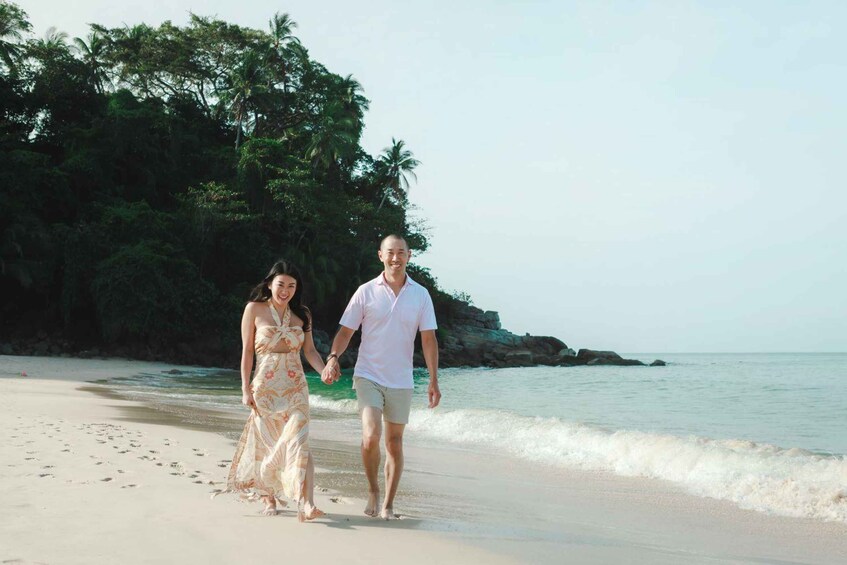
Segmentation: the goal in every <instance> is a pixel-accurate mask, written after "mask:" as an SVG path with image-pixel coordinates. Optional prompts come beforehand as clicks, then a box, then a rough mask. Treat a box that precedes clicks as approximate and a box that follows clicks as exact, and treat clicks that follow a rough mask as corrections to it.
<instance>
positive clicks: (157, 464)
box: [156, 463, 164, 467]
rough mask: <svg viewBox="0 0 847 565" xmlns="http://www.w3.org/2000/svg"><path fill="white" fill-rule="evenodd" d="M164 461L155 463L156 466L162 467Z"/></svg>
mask: <svg viewBox="0 0 847 565" xmlns="http://www.w3.org/2000/svg"><path fill="white" fill-rule="evenodd" d="M163 465H164V463H156V467H162V466H163Z"/></svg>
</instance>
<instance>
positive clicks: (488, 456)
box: [0, 357, 847, 563]
mask: <svg viewBox="0 0 847 565" xmlns="http://www.w3.org/2000/svg"><path fill="white" fill-rule="evenodd" d="M12 365H17V366H18V367H25V370H27V372H28V373H29V375H30V376H29V377H27V378H26V379H25V378H21V377H15V376H14V375H15V372H14V370H9V369H13V367H12ZM172 368H174V366H173V365H171V364H163V363H159V364H156V363H144V362H135V361H89V360H72V359H58V360H57V359H52V358H43V359H41V358H30V357H15V358H12V357H0V407H2V409H3V416H2V420H0V422H2V423H3V424H4V427H6V428H9V429H10V428H12V427H17V428H21V427H22V424H21V420H24V421H26V420H28V419H33V418H35V419H36V423H37V422H38V420H39V419H40V420H41V424H39V425H41V426H47V427H48V430H49V429H52V428H55V427H61V428H62V429H63V430H64V433H65V434H67V433H70V434H71V435H73V436H74V437H73V441H71V439H70V438H69V439H67V440H65V441H64V442H65V443H70V444H74V442H77V443H79V444H82V443H84V442H85V441H89V442H90V441H92V436H91V435H90V434H88V433H86V431H83V430H84V428H80V426H88V428H87V431H88V432H91V431H92V428H91V427H90V426H91V425H93V424H98V425H99V426H105V425H106V424H109V425H115V426H119V427H121V428H122V433H123V434H143V435H144V437H145V438H147V441H149V442H159V444H158V445H154V446H153V447H152V448H151V449H152V451H158V452H160V453H159V454H152V453H151V454H148V453H143V454H141V453H135V455H136V457H135V458H132V459H126V457H127V456H128V455H131V454H132V453H131V452H128V453H121V452H122V451H123V450H124V449H134V448H130V447H128V446H124V445H120V446H117V447H111V448H110V447H108V445H107V444H108V441H107V440H103V441H107V443H104V444H95V445H92V446H89V447H91V448H97V447H99V448H100V451H99V452H91V453H88V454H87V455H89V456H90V455H95V456H96V457H99V458H100V461H101V465H98V466H94V467H91V466H90V465H89V466H86V465H85V464H86V463H90V462H88V461H80V460H75V464H74V465H72V466H71V469H70V471H69V472H66V471H60V470H59V471H54V470H53V469H60V464H59V462H61V461H63V460H67V459H68V458H69V457H70V456H69V455H67V454H66V453H63V452H62V450H61V449H59V450H58V451H57V450H55V449H52V450H51V449H48V448H50V447H51V445H52V444H51V442H53V441H58V440H57V439H56V436H55V434H52V433H48V435H54V438H52V439H51V438H48V437H46V436H44V437H42V438H36V437H29V436H30V435H32V432H29V433H28V434H27V437H28V439H24V440H23V441H31V442H37V443H38V444H39V445H40V446H41V447H39V450H40V451H43V452H45V453H47V455H45V456H44V457H42V456H41V455H36V454H33V455H26V453H24V454H20V453H17V449H11V450H9V448H6V449H4V451H7V452H6V453H4V454H3V460H4V461H9V462H11V463H12V464H14V465H17V467H11V468H10V467H4V468H3V471H4V475H8V477H7V480H6V481H4V483H5V484H4V486H3V487H2V490H0V500H2V501H3V502H4V503H5V504H4V505H6V506H9V507H11V508H14V509H15V510H16V512H20V513H22V515H23V518H24V519H25V521H29V523H30V524H32V525H35V524H36V523H37V521H38V520H39V515H40V514H39V511H38V510H37V509H35V508H27V507H26V499H27V497H28V496H33V495H35V494H39V493H42V492H43V493H44V494H45V496H48V497H49V499H50V501H51V504H52V501H53V498H54V497H58V498H59V499H64V498H66V497H68V496H70V495H71V494H72V492H70V491H74V490H79V489H88V490H89V491H90V493H91V494H94V495H95V499H96V500H94V501H92V507H97V508H98V512H107V511H108V510H109V508H108V506H109V499H108V496H109V495H115V493H116V492H117V493H118V495H119V496H120V497H121V498H122V497H123V495H127V494H129V493H134V494H135V495H138V494H140V493H142V492H143V491H146V494H147V496H149V497H150V498H156V499H157V500H160V502H161V499H162V498H163V497H164V499H165V500H170V499H171V498H173V499H174V500H173V502H162V503H161V507H160V508H158V509H156V507H155V506H152V505H150V507H149V508H147V510H148V511H149V512H152V513H154V514H156V515H157V516H162V517H163V518H166V519H167V520H168V521H169V522H171V523H172V525H177V526H178V527H179V528H189V529H190V523H191V521H192V520H193V519H194V517H193V516H192V515H191V512H198V513H199V514H200V515H201V516H202V520H201V521H203V520H205V519H206V516H205V514H209V515H214V516H215V520H219V519H223V520H225V521H228V524H230V525H232V526H233V527H235V528H236V529H237V528H238V526H237V523H238V522H242V521H243V520H242V518H243V517H254V516H257V515H256V512H257V511H258V510H259V506H258V505H256V506H254V507H249V506H244V505H242V504H240V503H237V502H236V501H234V500H231V501H229V502H224V503H222V504H219V503H221V502H222V498H221V497H219V498H217V499H216V500H215V502H214V503H212V502H210V501H209V500H208V494H209V491H210V490H211V489H213V488H220V485H210V484H192V482H194V481H197V480H200V481H206V482H208V481H213V482H219V481H223V480H225V475H226V471H227V468H228V467H227V466H226V465H224V467H227V468H223V467H217V465H219V464H220V461H223V460H225V459H229V458H230V456H231V454H232V448H233V440H232V439H228V438H227V437H226V433H227V429H231V427H230V426H231V425H233V424H235V425H236V426H238V427H240V425H241V422H240V421H239V420H238V419H234V418H233V417H226V415H223V416H222V415H220V414H212V413H210V412H211V411H205V412H204V411H203V410H198V409H195V408H191V409H186V410H185V412H184V413H182V414H179V413H170V414H169V413H167V412H163V411H162V410H157V409H156V408H153V407H151V406H149V405H147V404H146V403H143V402H137V401H127V400H124V399H123V398H122V397H121V394H120V392H117V391H115V390H113V389H110V388H109V386H108V384H106V385H103V384H98V385H92V384H91V383H90V381H96V380H102V379H107V378H110V377H114V376H117V375H116V373H117V372H122V371H123V372H136V373H137V372H141V371H162V370H167V369H172ZM48 377H49V378H50V379H54V378H58V379H60V380H45V379H47V378H48ZM87 381H89V382H87ZM93 392H97V394H92V393H93ZM13 399H15V400H14V401H13ZM21 399H25V401H19V400H21ZM45 401H46V402H45ZM42 403H44V407H43V408H42V406H41V404H42ZM81 410H82V413H80V411H81ZM191 418H195V419H199V421H197V422H195V423H192V422H191ZM59 419H61V420H64V422H59ZM69 423H74V424H75V426H74V427H73V429H69V428H68V424H69ZM78 428H79V429H78ZM104 429H105V428H104ZM236 429H238V428H236ZM7 433H11V434H13V435H16V434H19V433H22V432H20V431H19V432H7ZM312 434H313V438H314V448H315V451H316V464H317V467H318V469H317V477H316V481H317V483H318V485H319V486H324V487H327V486H328V487H330V489H331V490H330V491H328V492H326V493H316V495H317V499H318V500H319V505H320V506H321V508H323V509H324V510H325V511H327V512H330V513H331V514H333V515H336V514H338V515H339V516H344V520H345V522H344V524H343V526H344V528H343V529H344V530H345V531H347V530H349V529H353V530H356V531H357V532H361V534H362V536H361V538H360V537H359V536H360V533H356V537H355V538H354V539H358V540H359V541H360V542H361V543H367V542H368V540H371V539H372V536H370V535H369V534H371V532H370V531H369V530H379V529H382V527H388V528H391V529H392V530H394V531H398V532H399V531H402V532H404V534H403V535H404V536H411V537H412V538H414V539H415V541H418V539H417V538H418V536H426V537H427V542H426V543H427V547H429V546H430V543H435V544H436V545H437V546H438V547H441V549H442V550H443V551H444V553H442V554H441V555H442V556H443V559H446V562H466V561H469V560H471V559H473V560H476V557H474V558H471V555H475V556H477V557H478V558H480V559H486V560H488V561H491V559H492V558H496V559H495V562H496V561H497V559H499V560H500V562H509V561H510V560H514V561H515V562H534V563H535V562H537V563H553V562H560V560H561V555H563V554H567V555H569V556H571V557H572V560H573V562H579V563H604V562H622V561H627V562H634V563H679V562H686V563H715V562H718V563H738V562H761V561H765V562H775V561H779V562H782V563H838V562H843V561H844V560H845V559H846V558H847V535H845V534H847V527H845V526H844V525H843V524H837V523H826V522H818V521H813V520H810V519H796V518H782V517H777V516H769V515H765V514H760V513H757V512H752V511H747V510H741V509H739V508H737V507H735V506H734V505H732V504H731V503H729V502H726V501H719V500H714V499H707V498H699V497H696V496H693V495H689V494H686V493H684V492H681V491H680V489H679V488H677V487H675V486H674V485H672V484H669V483H666V482H664V481H659V480H655V479H643V478H631V477H619V476H615V475H611V474H609V473H602V472H589V471H576V470H570V469H561V468H554V467H549V466H544V465H540V464H527V463H526V462H523V461H518V460H515V459H512V458H510V457H508V456H497V455H496V454H492V453H481V452H475V451H469V450H465V449H460V448H455V449H446V448H441V447H433V446H431V445H426V442H425V441H423V440H422V438H419V437H418V438H416V437H415V436H414V435H410V436H409V438H408V446H407V464H406V472H405V473H404V476H403V484H402V485H401V493H400V494H399V495H398V508H399V509H400V511H401V512H402V511H403V508H405V507H406V506H407V505H408V507H410V508H411V509H413V511H412V512H411V516H410V518H409V519H407V520H401V521H398V522H390V523H384V522H383V523H382V525H380V527H372V526H377V525H378V524H373V523H372V520H371V519H368V518H365V517H364V516H361V508H362V507H363V506H364V501H363V500H362V499H361V498H359V497H357V496H355V495H356V493H357V492H361V491H362V489H363V486H362V481H363V480H364V478H363V476H361V470H360V469H359V468H358V467H359V463H358V450H357V444H356V443H355V442H356V441H357V438H355V437H351V436H350V435H349V429H347V428H345V427H344V426H342V425H341V424H340V423H339V421H338V420H333V419H331V418H327V419H324V418H321V417H317V418H315V423H314V425H313V430H312ZM177 436H179V438H178V437H177ZM23 437H24V436H19V437H17V438H10V441H8V442H4V445H11V444H13V443H16V442H19V441H21V440H22V439H23ZM165 438H170V439H171V440H178V441H179V442H180V444H181V445H182V448H181V449H182V451H180V452H178V453H177V452H171V451H169V450H171V449H175V446H174V445H173V441H169V442H168V443H172V445H171V446H162V445H161V443H162V442H163V441H164V439H165ZM180 438H185V439H180ZM136 443H138V442H136ZM189 445H191V447H190V448H189ZM104 446H106V447H104ZM197 446H199V447H197ZM54 447H59V445H56V446H54ZM119 448H120V449H119ZM65 449H67V448H65ZM72 449H73V451H77V448H72ZM139 449H140V448H139ZM151 449H147V451H151ZM195 449H204V450H206V454H205V455H202V456H200V455H196V454H195V453H196V452H195V451H194V450H195ZM31 450H32V449H27V450H25V451H31ZM79 451H82V449H81V448H80V449H79ZM145 455H146V456H147V457H148V458H150V457H157V458H158V459H159V460H157V461H155V462H152V461H149V460H145V459H142V457H144V456H145ZM492 455H494V456H495V457H497V458H496V459H492ZM29 456H33V457H36V458H38V459H39V461H38V463H44V464H42V465H36V464H35V463H34V462H32V461H26V457H29ZM18 458H19V459H22V460H21V461H18V460H17V459H18ZM48 459H50V461H49V462H48ZM71 459H72V460H73V458H71ZM89 459H92V458H91V457H89ZM125 461H127V462H130V461H131V462H132V463H134V464H135V466H134V467H133V466H132V465H130V467H121V468H120V470H123V471H124V473H118V474H114V473H117V470H116V469H115V464H116V463H118V462H120V463H123V462H125ZM195 462H202V463H203V464H204V465H205V467H203V466H200V465H190V464H191V463H195ZM156 463H163V465H162V467H165V469H162V467H157V466H156ZM172 463H178V464H180V465H182V468H180V467H174V469H175V470H169V466H170V465H171V464H172ZM186 463H189V466H191V468H190V469H189V468H188V466H186ZM210 463H212V465H209V464H210ZM127 464H128V465H129V463H127ZM46 465H53V467H51V468H50V469H42V467H44V466H46ZM107 468H108V469H110V470H112V471H113V474H112V475H111V478H112V480H111V481H107V482H106V483H101V484H98V482H99V480H100V479H104V478H106V477H99V475H97V474H96V472H97V471H98V470H99V469H107ZM155 469H158V470H159V471H165V472H160V473H153V472H152V470H155ZM24 471H25V472H24ZM21 472H23V474H21ZM92 472H94V473H95V474H94V475H92ZM45 473H46V474H51V475H53V476H52V477H39V475H41V474H45ZM60 473H66V474H64V475H62V476H60ZM171 473H177V474H176V475H172V474H171ZM179 473H182V474H181V475H180V474H179ZM118 475H120V476H118ZM148 475H149V476H148ZM154 475H161V476H160V477H157V476H154ZM191 475H197V477H191ZM98 477H99V478H98ZM139 477H143V478H144V482H142V481H141V480H140V479H139ZM148 478H149V479H150V480H149V482H147V479H148ZM57 479H63V482H59V480H57ZM189 479H190V480H189ZM48 481H49V482H48ZM64 481H67V482H64ZM86 481H87V484H82V483H86ZM133 481H137V482H133ZM33 483H37V484H33ZM131 484H135V485H138V486H132V487H130V486H129V485H131ZM13 485H14V486H13ZM65 486H66V487H67V488H65ZM107 486H119V487H124V488H120V489H114V488H113V489H111V490H107V489H106V487H107ZM192 489H193V490H192ZM18 491H21V492H18ZM65 491H69V492H65ZM198 491H199V492H198ZM107 493H108V494H107ZM154 493H155V495H154ZM101 497H102V498H101ZM227 498H230V497H227ZM232 498H234V497H232ZM332 498H336V499H338V500H339V501H340V502H332V501H331V499H332ZM177 499H178V501H177ZM43 502H44V504H45V507H44V508H45V509H48V510H49V507H50V505H49V504H47V503H46V501H43ZM121 504H122V503H121ZM235 504H238V506H235ZM448 504H449V506H448ZM183 505H185V506H184V507H183ZM103 506H106V508H105V509H104V508H103ZM162 508H171V509H173V510H175V511H176V513H174V514H172V513H170V512H164V511H163V510H162ZM221 508H226V509H225V510H221ZM336 509H338V510H336ZM42 511H43V509H42ZM186 511H189V513H188V514H185V512H186ZM68 515H74V514H68ZM346 520H352V521H353V526H352V527H351V526H349V525H348V524H347V522H346ZM113 521H114V520H113ZM363 521H364V523H362V522H363ZM95 522H97V519H95ZM117 522H118V523H115V524H112V525H111V527H112V528H113V529H114V531H115V532H116V534H117V535H119V536H120V535H128V533H127V532H128V531H129V530H128V528H135V527H140V526H139V525H138V524H137V523H136V520H135V519H134V518H132V517H125V516H123V515H120V514H119V519H118V520H117ZM248 522H249V524H250V525H251V526H252V524H256V523H259V522H273V524H274V526H273V530H274V531H275V532H276V533H275V534H273V535H278V534H279V531H278V528H277V524H279V523H281V522H286V524H285V525H284V528H285V531H286V532H289V531H290V532H291V533H294V534H298V535H299V532H301V531H303V530H302V529H301V528H302V527H304V526H302V525H300V524H297V523H296V519H294V520H282V519H279V520H276V519H267V520H264V521H262V520H259V521H254V520H250V521H248ZM377 522H379V521H377ZM338 525H341V524H338ZM338 525H336V526H334V527H332V528H331V530H335V529H337V527H338ZM309 526H310V525H306V526H305V527H306V528H307V530H308V529H310V528H309ZM57 527H58V529H56V530H53V531H55V532H57V534H58V535H59V536H60V537H58V538H57V539H61V532H62V531H63V528H62V527H60V526H58V525H57ZM289 527H292V529H291V530H289V529H288V528H289ZM212 528H213V530H214V531H215V532H218V531H219V528H218V527H217V525H215V526H212ZM262 528H265V526H262ZM65 529H67V528H65ZM142 529H143V527H142ZM321 529H322V530H323V528H321ZM68 533H73V532H68ZM35 535H36V534H34V533H26V531H25V530H20V529H18V528H17V527H9V526H8V525H6V526H4V528H3V530H2V534H0V546H7V547H12V548H15V549H18V550H19V551H18V552H17V553H16V555H14V556H12V555H10V557H15V558H26V559H27V560H28V559H32V560H33V561H38V560H42V561H50V562H53V561H59V562H63V561H62V559H58V560H56V559H49V560H48V559H47V556H46V555H40V554H39V555H36V554H31V553H30V554H28V553H22V551H24V549H25V547H26V544H23V545H22V543H21V540H22V539H23V540H27V539H28V540H29V541H30V542H32V540H33V539H34V536H35ZM325 535H326V536H330V535H334V534H330V533H326V534H325ZM375 535H377V536H378V539H379V540H383V539H384V538H385V535H386V532H381V533H378V534H375ZM7 536H8V537H9V541H10V542H11V544H10V543H7V542H5V541H3V540H2V538H5V537H7ZM78 536H79V534H78V533H73V535H72V536H71V538H73V539H76V537H78ZM224 537H226V538H227V539H228V540H229V542H231V543H233V544H235V546H237V545H238V540H235V539H232V538H231V537H230V536H228V535H224ZM390 537H392V538H396V537H397V536H396V535H395V533H394V532H392V533H391V536H390ZM430 537H431V538H432V539H431V540H430ZM404 539H406V540H408V539H409V538H408V537H407V538H404ZM32 543H34V542H32ZM222 543H223V542H222ZM317 543H318V544H320V547H321V551H323V550H324V546H325V545H327V544H325V543H321V542H317ZM379 543H380V544H382V543H383V541H379ZM210 547H211V546H208V547H207V546H206V545H204V543H202V542H200V541H199V540H197V541H196V543H194V545H193V546H192V547H185V548H182V550H184V551H185V552H187V553H186V555H188V554H191V555H195V553H193V552H198V551H202V550H204V549H206V550H209V549H210ZM240 549H243V548H240ZM222 551H223V552H222ZM439 551H441V550H439ZM210 554H212V555H213V558H214V557H219V558H220V557H221V556H223V555H224V554H225V550H221V551H218V550H217V549H216V550H215V551H214V552H211V551H210ZM344 555H345V556H347V557H349V554H348V553H345V554H344ZM404 555H405V554H404ZM206 557H207V558H208V557H209V556H206ZM342 559H343V558H342ZM427 560H429V559H427ZM64 562H67V561H64ZM80 562H82V561H80ZM88 562H91V561H88ZM95 562H96V560H95ZM221 562H223V561H221Z"/></svg>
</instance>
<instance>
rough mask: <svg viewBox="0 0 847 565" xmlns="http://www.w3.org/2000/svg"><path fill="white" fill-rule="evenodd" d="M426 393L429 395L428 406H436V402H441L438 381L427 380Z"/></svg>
mask: <svg viewBox="0 0 847 565" xmlns="http://www.w3.org/2000/svg"><path fill="white" fill-rule="evenodd" d="M427 394H428V395H429V407H430V408H435V407H436V406H438V403H439V402H441V391H440V390H439V389H438V381H433V380H430V381H429V388H428V389H427Z"/></svg>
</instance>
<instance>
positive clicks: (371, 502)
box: [365, 491, 379, 518]
mask: <svg viewBox="0 0 847 565" xmlns="http://www.w3.org/2000/svg"><path fill="white" fill-rule="evenodd" d="M377 504H379V491H377V492H371V493H368V504H367V505H366V506H365V516H370V517H371V518H375V517H376V505H377Z"/></svg>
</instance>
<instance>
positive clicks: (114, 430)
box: [0, 357, 513, 565]
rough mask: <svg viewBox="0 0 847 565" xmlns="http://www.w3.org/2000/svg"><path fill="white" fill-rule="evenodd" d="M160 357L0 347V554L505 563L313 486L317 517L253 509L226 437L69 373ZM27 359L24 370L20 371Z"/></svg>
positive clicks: (74, 558) (85, 375) (11, 557)
mask: <svg viewBox="0 0 847 565" xmlns="http://www.w3.org/2000/svg"><path fill="white" fill-rule="evenodd" d="M171 367H172V366H165V365H161V366H158V365H156V364H150V363H136V362H129V361H106V362H97V361H88V360H74V359H37V358H20V357H0V430H2V431H0V438H2V441H0V508H2V517H0V563H48V564H63V563H80V564H86V565H90V564H97V563H103V564H107V563H108V564H112V563H203V564H209V563H226V564H249V563H275V562H278V563H282V562H288V563H297V562H299V563H370V564H373V563H388V562H390V561H393V560H394V559H392V556H395V557H396V556H402V562H403V563H412V564H415V563H421V564H423V563H433V562H438V563H476V562H485V563H508V562H513V561H510V560H508V559H506V558H503V557H498V556H497V555H495V554H493V553H490V552H487V551H485V550H483V549H480V548H477V547H474V546H472V545H469V544H466V543H462V540H461V539H460V538H459V536H452V537H451V536H450V535H443V534H434V533H432V532H428V531H423V530H421V529H420V528H419V527H418V526H417V524H416V523H415V520H398V521H392V522H385V521H381V520H376V519H372V518H368V517H366V516H364V515H362V513H361V510H362V508H363V507H364V502H363V501H361V500H355V499H349V498H346V497H339V496H336V495H334V494H333V493H318V496H317V503H318V506H319V507H321V508H322V509H324V510H325V511H327V512H328V513H329V516H328V517H327V518H326V519H321V520H319V521H315V522H310V523H306V524H301V523H299V522H297V518H296V514H295V512H294V511H291V510H283V511H281V512H280V514H279V515H278V516H275V517H265V516H261V515H260V514H259V510H260V509H261V505H260V504H257V503H253V504H251V503H244V502H240V501H238V500H237V499H236V498H235V497H234V496H223V497H217V498H216V499H214V500H211V499H210V493H211V492H212V491H213V490H214V489H215V488H221V487H222V486H223V485H222V484H221V481H223V480H225V476H226V471H227V468H228V463H229V459H230V457H231V455H232V452H233V443H232V441H230V440H228V439H226V438H224V437H223V436H221V435H218V434H214V433H209V432H202V431H195V430H189V429H181V428H179V427H174V426H169V425H159V424H149V423H148V424H144V423H137V422H130V421H126V420H125V419H122V418H121V414H122V412H121V408H123V407H126V406H132V405H134V404H135V403H130V402H126V401H122V400H115V399H109V398H105V397H103V396H100V395H94V394H91V393H90V392H86V391H85V390H80V388H81V387H83V388H84V386H83V383H81V382H78V381H80V380H93V379H98V378H107V377H114V376H117V375H118V374H121V373H123V374H133V373H137V372H141V371H150V370H161V369H166V368H171ZM22 370H25V371H26V372H27V374H28V376H27V377H20V376H19V373H20V371H22Z"/></svg>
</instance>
